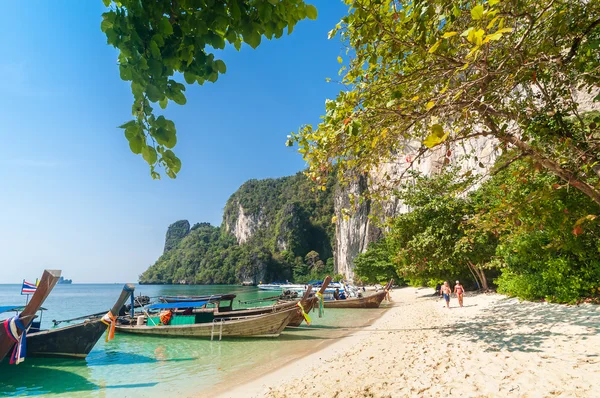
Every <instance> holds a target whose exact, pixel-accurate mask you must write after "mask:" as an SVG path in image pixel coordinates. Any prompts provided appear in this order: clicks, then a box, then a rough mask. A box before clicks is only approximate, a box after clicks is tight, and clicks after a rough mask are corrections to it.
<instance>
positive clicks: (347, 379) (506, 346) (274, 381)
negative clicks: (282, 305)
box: [222, 288, 600, 398]
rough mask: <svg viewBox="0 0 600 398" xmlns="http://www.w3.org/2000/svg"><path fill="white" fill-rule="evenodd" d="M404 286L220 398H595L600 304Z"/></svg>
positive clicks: (599, 383) (599, 386)
mask: <svg viewBox="0 0 600 398" xmlns="http://www.w3.org/2000/svg"><path fill="white" fill-rule="evenodd" d="M432 293H433V290H432V289H415V288H403V289H397V290H394V291H393V293H392V299H393V305H392V307H391V308H390V309H389V310H388V311H387V312H385V314H384V315H383V316H382V317H381V318H379V319H378V320H376V321H375V322H373V323H372V324H371V325H370V326H368V327H366V328H364V329H360V330H358V331H356V332H353V333H352V334H351V335H349V336H347V337H344V338H342V339H340V340H339V341H337V342H335V343H333V344H332V345H330V346H328V347H327V349H326V350H320V351H317V352H315V353H312V354H310V355H308V356H306V357H304V358H302V359H300V360H297V361H295V362H293V363H290V364H288V365H286V366H284V367H282V368H280V369H277V370H275V371H273V372H271V373H269V374H266V375H264V376H262V377H260V378H259V379H256V380H254V381H251V382H249V383H246V384H242V385H239V386H237V387H235V388H234V389H232V390H229V391H227V392H226V393H225V394H223V395H222V396H223V397H272V398H283V397H407V396H411V397H431V396H432V397H437V396H447V395H453V396H458V395H459V396H462V397H507V396H508V397H548V396H562V397H597V396H600V307H599V306H594V305H590V304H585V305H581V306H563V305H555V304H547V303H530V302H519V301H518V300H516V299H509V298H507V297H505V296H502V295H499V294H480V295H475V296H473V295H467V296H466V297H465V307H464V308H459V307H458V302H457V300H456V299H455V298H453V299H452V302H451V307H452V308H451V309H450V310H448V309H445V308H444V307H443V301H441V300H440V299H439V298H436V297H434V296H432Z"/></svg>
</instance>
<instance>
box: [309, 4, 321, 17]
mask: <svg viewBox="0 0 600 398" xmlns="http://www.w3.org/2000/svg"><path fill="white" fill-rule="evenodd" d="M317 15H318V13H317V8H316V7H315V6H313V5H310V4H309V5H307V6H306V16H307V17H308V19H312V20H315V19H317Z"/></svg>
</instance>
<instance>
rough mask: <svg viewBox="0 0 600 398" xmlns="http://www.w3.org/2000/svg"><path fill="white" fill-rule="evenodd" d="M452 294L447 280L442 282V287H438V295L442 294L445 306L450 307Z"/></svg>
mask: <svg viewBox="0 0 600 398" xmlns="http://www.w3.org/2000/svg"><path fill="white" fill-rule="evenodd" d="M451 294H452V289H451V288H450V285H449V284H448V281H446V282H444V284H443V285H442V288H441V289H440V297H442V296H444V300H446V307H447V308H450V295H451Z"/></svg>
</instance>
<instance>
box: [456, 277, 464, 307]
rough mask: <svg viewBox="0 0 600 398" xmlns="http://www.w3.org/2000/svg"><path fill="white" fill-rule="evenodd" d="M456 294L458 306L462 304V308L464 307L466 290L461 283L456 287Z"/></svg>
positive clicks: (457, 283) (457, 282)
mask: <svg viewBox="0 0 600 398" xmlns="http://www.w3.org/2000/svg"><path fill="white" fill-rule="evenodd" d="M454 294H456V297H457V298H458V304H460V306H461V307H462V306H463V296H464V294H465V288H464V287H463V285H461V284H460V282H459V281H456V285H454Z"/></svg>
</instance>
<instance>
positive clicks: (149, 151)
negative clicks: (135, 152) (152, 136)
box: [142, 145, 157, 165]
mask: <svg viewBox="0 0 600 398" xmlns="http://www.w3.org/2000/svg"><path fill="white" fill-rule="evenodd" d="M142 157H143V158H144V160H145V161H146V162H147V163H148V164H149V165H153V164H154V163H156V159H157V155H156V150H155V149H154V148H152V147H151V146H149V145H146V146H145V147H144V148H142Z"/></svg>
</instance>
